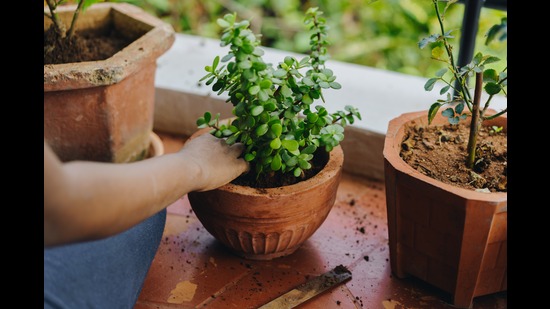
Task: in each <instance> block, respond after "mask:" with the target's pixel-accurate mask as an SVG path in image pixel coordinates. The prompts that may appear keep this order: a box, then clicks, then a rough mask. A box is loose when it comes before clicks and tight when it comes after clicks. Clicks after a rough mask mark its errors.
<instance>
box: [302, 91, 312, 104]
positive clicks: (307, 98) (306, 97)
mask: <svg viewBox="0 0 550 309" xmlns="http://www.w3.org/2000/svg"><path fill="white" fill-rule="evenodd" d="M302 102H304V103H305V104H311V103H313V99H312V98H311V97H310V96H309V94H307V93H306V94H304V95H303V96H302Z"/></svg>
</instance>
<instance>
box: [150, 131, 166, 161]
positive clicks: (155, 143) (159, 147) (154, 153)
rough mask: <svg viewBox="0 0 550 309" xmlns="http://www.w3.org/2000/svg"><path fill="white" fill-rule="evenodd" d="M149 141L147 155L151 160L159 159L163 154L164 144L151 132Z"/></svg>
mask: <svg viewBox="0 0 550 309" xmlns="http://www.w3.org/2000/svg"><path fill="white" fill-rule="evenodd" d="M149 140H150V143H151V144H150V148H149V149H150V150H149V154H150V157H151V158H154V157H159V156H162V155H163V154H164V143H163V142H162V139H161V138H160V137H159V136H158V135H157V134H156V133H155V132H151V133H150V135H149Z"/></svg>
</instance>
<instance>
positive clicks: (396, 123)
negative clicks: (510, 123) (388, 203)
mask: <svg viewBox="0 0 550 309" xmlns="http://www.w3.org/2000/svg"><path fill="white" fill-rule="evenodd" d="M427 115H428V111H427V110H422V111H415V112H408V113H403V114H401V115H399V116H397V117H395V118H393V119H392V120H390V122H389V124H388V131H387V133H386V138H385V141H384V150H383V155H384V159H385V160H386V161H387V162H389V163H390V164H391V165H392V166H393V167H394V168H395V169H396V170H399V171H401V172H402V173H405V174H407V175H409V176H410V177H413V178H416V179H419V180H421V181H423V182H425V183H428V184H430V185H432V186H436V187H440V188H441V189H443V190H445V191H448V192H451V193H453V194H455V195H457V196H460V197H463V198H467V199H475V200H480V201H495V202H498V201H505V200H507V198H508V193H507V192H490V193H486V192H478V191H475V190H470V189H465V188H460V187H456V186H453V185H450V184H446V183H444V182H442V181H439V180H437V179H434V178H431V177H429V176H426V175H424V174H422V173H420V172H419V171H417V170H416V169H414V168H413V167H412V166H410V165H409V164H407V163H406V162H405V161H404V160H403V159H402V158H401V156H399V144H400V142H398V141H396V140H395V138H396V136H397V135H398V134H400V133H402V132H403V130H404V124H405V123H408V122H410V121H412V120H417V119H420V118H422V117H426V121H427ZM501 117H502V118H504V119H506V120H507V117H506V114H504V115H502V116H500V117H498V118H501ZM493 121H495V120H493ZM392 140H393V143H392ZM386 177H387V176H386Z"/></svg>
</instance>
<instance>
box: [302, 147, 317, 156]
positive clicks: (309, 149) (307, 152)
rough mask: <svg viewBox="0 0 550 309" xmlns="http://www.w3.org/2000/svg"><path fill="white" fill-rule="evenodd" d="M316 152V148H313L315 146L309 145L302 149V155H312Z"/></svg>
mask: <svg viewBox="0 0 550 309" xmlns="http://www.w3.org/2000/svg"><path fill="white" fill-rule="evenodd" d="M316 150H317V146H315V145H309V146H307V147H306V148H304V149H303V150H302V153H306V154H312V153H314V152H315V151H316Z"/></svg>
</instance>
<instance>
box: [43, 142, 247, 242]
mask: <svg viewBox="0 0 550 309" xmlns="http://www.w3.org/2000/svg"><path fill="white" fill-rule="evenodd" d="M242 150H243V145H242V144H233V145H231V146H229V145H227V144H226V143H225V142H224V141H223V140H220V139H217V138H216V137H214V136H212V135H210V134H204V135H201V136H199V137H197V138H195V139H193V140H191V141H188V142H187V143H186V144H185V145H184V147H183V148H182V149H181V150H180V151H179V152H177V153H172V154H167V155H164V156H159V157H154V158H150V159H147V160H143V161H139V162H134V163H127V164H114V163H100V162H85V161H75V162H70V163H62V162H61V161H60V160H59V159H58V158H57V156H56V155H55V154H54V152H53V151H52V149H51V148H50V147H49V146H48V144H47V143H46V142H44V245H45V246H49V245H56V244H62V243H67V242H74V241H80V240H90V239H97V238H102V237H106V236H110V235H113V234H116V233H119V232H122V231H124V230H126V229H128V228H130V227H132V226H134V225H136V224H137V223H139V222H141V221H143V220H145V219H147V218H149V217H150V216H151V215H153V214H155V213H157V212H158V211H160V210H162V209H163V208H164V207H166V206H168V205H170V204H171V203H173V202H174V201H176V200H177V199H178V198H180V197H182V196H183V195H185V194H187V193H188V192H191V191H195V190H196V191H204V190H212V189H214V188H217V187H219V186H221V185H224V184H226V183H228V182H230V181H231V180H233V179H235V178H236V177H238V176H239V175H240V174H242V173H243V172H245V171H247V170H248V167H249V166H248V163H246V161H244V159H242V158H239V156H240V154H241V153H242Z"/></svg>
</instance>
